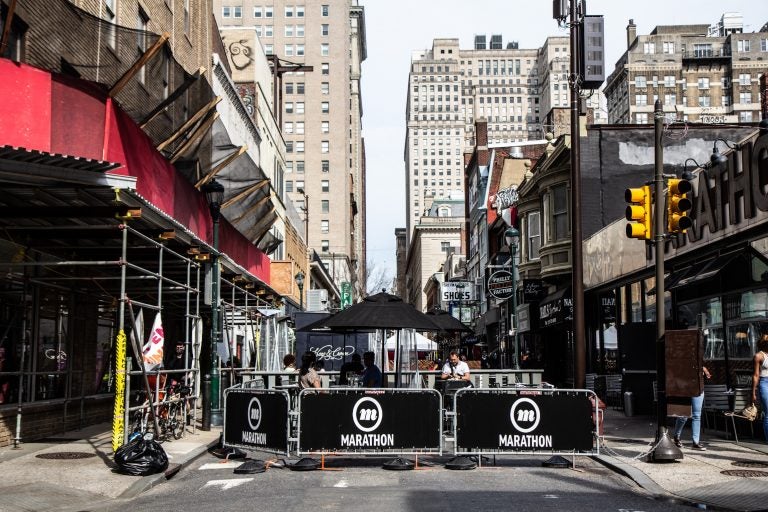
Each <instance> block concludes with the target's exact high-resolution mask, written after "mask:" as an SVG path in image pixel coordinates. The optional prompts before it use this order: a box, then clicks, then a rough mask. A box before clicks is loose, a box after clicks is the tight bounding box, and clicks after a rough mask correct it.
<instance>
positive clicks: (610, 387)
mask: <svg viewBox="0 0 768 512" xmlns="http://www.w3.org/2000/svg"><path fill="white" fill-rule="evenodd" d="M605 401H606V402H607V403H608V405H613V407H614V408H616V409H622V408H623V406H624V403H623V401H622V399H621V375H606V376H605Z"/></svg>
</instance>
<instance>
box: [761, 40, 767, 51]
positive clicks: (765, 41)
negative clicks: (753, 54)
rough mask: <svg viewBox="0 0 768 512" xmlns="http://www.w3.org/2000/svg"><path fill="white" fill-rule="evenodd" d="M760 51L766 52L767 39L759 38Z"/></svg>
mask: <svg viewBox="0 0 768 512" xmlns="http://www.w3.org/2000/svg"><path fill="white" fill-rule="evenodd" d="M760 51H761V52H768V39H761V40H760Z"/></svg>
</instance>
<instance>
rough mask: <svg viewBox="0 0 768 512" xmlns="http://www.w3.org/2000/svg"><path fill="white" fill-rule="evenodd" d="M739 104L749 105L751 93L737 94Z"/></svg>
mask: <svg viewBox="0 0 768 512" xmlns="http://www.w3.org/2000/svg"><path fill="white" fill-rule="evenodd" d="M739 103H741V104H742V105H747V104H749V103H752V93H751V92H740V93H739Z"/></svg>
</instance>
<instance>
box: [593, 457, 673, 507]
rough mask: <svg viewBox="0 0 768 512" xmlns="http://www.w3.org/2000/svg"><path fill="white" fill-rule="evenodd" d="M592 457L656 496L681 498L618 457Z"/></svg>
mask: <svg viewBox="0 0 768 512" xmlns="http://www.w3.org/2000/svg"><path fill="white" fill-rule="evenodd" d="M591 458H592V459H593V460H595V461H597V462H599V463H600V464H602V465H603V466H605V467H607V468H608V469H611V470H613V471H615V472H616V473H619V474H622V475H624V476H626V477H627V478H629V479H631V480H632V481H634V482H635V483H636V484H637V485H639V486H640V487H642V488H643V489H645V490H646V491H648V492H649V493H651V495H653V497H654V498H663V499H679V498H677V497H676V496H675V495H674V494H671V493H669V492H667V491H666V490H665V489H664V488H663V487H661V486H660V485H659V484H657V483H656V482H654V481H653V480H651V478H650V477H648V475H646V474H645V473H643V472H642V471H640V470H639V469H637V468H636V467H634V466H631V465H629V464H626V463H624V462H621V461H620V460H619V459H617V458H616V457H611V456H609V455H593V456H592V457H591Z"/></svg>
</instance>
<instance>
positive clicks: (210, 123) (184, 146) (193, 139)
mask: <svg viewBox="0 0 768 512" xmlns="http://www.w3.org/2000/svg"><path fill="white" fill-rule="evenodd" d="M218 118H219V113H218V112H214V113H213V115H212V116H210V117H209V118H208V119H207V120H205V121H204V122H203V123H202V124H201V125H200V126H198V127H197V129H196V130H195V131H194V132H193V133H192V135H191V136H190V137H189V139H187V140H186V142H184V143H183V144H182V145H181V146H179V148H178V149H177V150H176V152H175V153H174V154H173V155H172V156H171V163H175V162H176V160H178V159H179V158H181V155H182V154H183V153H184V152H185V151H186V150H187V149H189V147H190V146H192V144H194V143H195V142H196V141H197V140H198V139H199V138H200V137H202V136H203V135H204V134H205V132H207V131H208V130H209V129H210V128H211V126H213V123H215V122H216V120H217V119H218Z"/></svg>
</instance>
